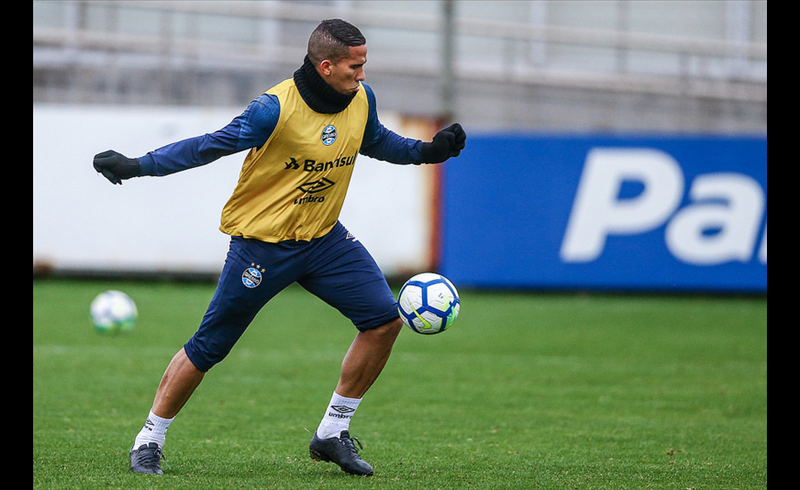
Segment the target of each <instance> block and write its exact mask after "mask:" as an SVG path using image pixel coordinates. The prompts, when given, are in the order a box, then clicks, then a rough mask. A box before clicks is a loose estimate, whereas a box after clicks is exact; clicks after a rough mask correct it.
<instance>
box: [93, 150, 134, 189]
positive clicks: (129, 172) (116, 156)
mask: <svg viewBox="0 0 800 490" xmlns="http://www.w3.org/2000/svg"><path fill="white" fill-rule="evenodd" d="M93 165H94V169H95V170H97V171H98V172H100V173H101V174H103V176H104V177H105V178H107V179H108V181H109V182H111V183H112V184H120V185H122V181H123V180H125V179H130V178H131V177H138V176H140V175H141V172H142V169H141V167H140V166H139V159H138V158H128V157H126V156H125V155H122V154H120V153H117V152H116V151H114V150H106V151H104V152H103V153H98V154H97V155H95V156H94V163H93Z"/></svg>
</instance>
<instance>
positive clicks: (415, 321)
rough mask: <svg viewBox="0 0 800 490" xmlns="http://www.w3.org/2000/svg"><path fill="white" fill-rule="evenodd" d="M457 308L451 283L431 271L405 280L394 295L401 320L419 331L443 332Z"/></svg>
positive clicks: (459, 302)
mask: <svg viewBox="0 0 800 490" xmlns="http://www.w3.org/2000/svg"><path fill="white" fill-rule="evenodd" d="M460 309H461V299H460V298H459V296H458V291H456V288H455V286H453V283H451V282H450V281H449V280H448V279H447V278H446V277H444V276H442V275H440V274H436V273H433V272H423V273H422V274H417V275H416V276H414V277H412V278H411V279H409V280H408V281H406V283H405V284H403V287H402V288H401V289H400V294H399V296H398V297H397V311H398V312H399V313H400V318H402V319H403V323H404V324H405V325H406V326H407V327H408V328H410V329H411V330H413V331H415V332H417V333H422V334H434V333H439V332H444V331H445V330H447V328H448V327H450V325H452V324H453V322H454V321H455V320H456V317H457V316H458V311H459V310H460Z"/></svg>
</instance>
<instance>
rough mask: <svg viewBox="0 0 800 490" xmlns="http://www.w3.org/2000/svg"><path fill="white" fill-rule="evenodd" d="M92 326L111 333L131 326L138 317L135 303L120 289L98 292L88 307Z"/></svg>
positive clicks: (125, 329)
mask: <svg viewBox="0 0 800 490" xmlns="http://www.w3.org/2000/svg"><path fill="white" fill-rule="evenodd" d="M89 313H90V315H91V317H92V323H94V328H96V329H97V331H98V332H103V333H112V332H119V331H127V330H130V329H132V328H133V324H134V323H136V318H137V317H138V311H137V310H136V303H134V302H133V300H132V299H131V298H130V297H129V296H128V295H127V294H125V293H123V292H122V291H114V290H110V291H105V292H102V293H100V294H98V295H97V296H96V297H95V298H94V300H93V301H92V305H91V307H90V308H89Z"/></svg>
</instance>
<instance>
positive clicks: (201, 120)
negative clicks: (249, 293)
mask: <svg viewBox="0 0 800 490" xmlns="http://www.w3.org/2000/svg"><path fill="white" fill-rule="evenodd" d="M242 109H243V107H242V108H233V109H219V108H215V109H196V108H194V109H193V108H174V107H171V108H164V107H152V108H137V107H129V106H113V107H110V106H99V107H91V106H90V107H86V106H73V107H69V106H66V107H65V106H40V105H37V106H34V110H33V260H34V264H37V263H44V264H47V265H48V266H52V267H54V268H55V269H57V270H58V269H64V270H69V269H90V270H91V269H98V270H108V269H111V270H137V271H149V270H158V271H167V272H169V271H175V272H198V273H209V272H210V273H216V272H219V271H220V270H221V268H222V264H223V261H224V259H225V254H226V252H227V247H228V237H227V235H224V234H223V233H221V232H220V231H219V229H218V226H219V218H220V212H221V210H222V207H223V205H224V204H225V202H226V201H227V199H228V197H229V196H230V193H231V192H232V190H233V188H234V187H235V185H236V181H237V179H238V176H239V170H240V167H241V163H242V161H243V159H244V157H245V155H246V152H241V153H239V154H236V155H231V156H227V157H224V158H221V159H219V160H217V161H216V162H213V163H211V164H209V165H207V166H205V167H201V168H197V169H193V170H190V171H186V172H180V173H177V174H173V175H170V176H166V177H145V178H136V179H131V180H128V181H125V182H124V183H123V185H121V186H115V185H112V184H110V183H109V182H108V181H107V180H106V179H105V178H104V177H102V176H100V175H99V174H97V173H96V172H95V171H94V169H93V168H92V158H93V156H94V155H95V154H96V153H99V152H101V151H104V150H107V149H114V150H117V151H119V152H120V153H122V154H124V155H126V156H129V157H138V156H141V155H144V154H145V153H146V152H148V151H150V150H153V149H156V148H158V147H160V146H164V145H166V144H168V143H171V142H173V141H178V140H180V139H184V138H188V137H192V136H197V135H200V134H204V133H208V132H213V131H215V130H217V129H219V128H221V127H222V126H224V125H225V124H227V123H228V122H230V120H231V119H233V118H234V117H236V116H237V115H238V114H239V113H240V112H241V110H242ZM381 122H382V123H383V124H384V125H385V126H387V127H388V128H390V129H393V130H394V131H396V132H398V133H400V134H403V135H405V136H409V137H417V138H422V139H424V138H429V136H426V135H425V134H420V133H421V132H423V131H422V130H421V129H420V128H421V126H419V125H418V126H417V127H414V125H413V124H408V123H407V122H406V121H403V120H402V119H401V118H400V117H397V116H395V115H391V114H381ZM414 133H416V134H414ZM431 171H432V169H431V168H429V167H425V166H413V165H411V166H400V165H391V164H388V163H386V162H379V161H375V160H372V159H369V158H367V157H365V156H363V155H360V156H359V157H358V160H357V163H356V169H355V173H354V176H353V179H352V183H351V186H350V192H349V194H348V197H347V201H346V202H345V206H344V209H343V211H342V216H341V221H342V223H344V225H345V226H346V227H347V228H348V229H349V230H350V231H351V232H352V233H353V234H354V235H355V236H356V237H358V238H359V239H360V240H361V241H362V242H363V243H364V244H365V245H366V246H367V248H368V249H369V250H370V252H371V253H372V254H373V256H374V257H375V259H376V260H377V261H378V264H379V265H380V266H381V267H382V268H383V270H384V272H385V273H386V274H387V275H394V274H398V273H400V274H405V273H406V272H408V271H421V270H425V269H427V268H428V267H429V265H430V261H431V253H430V250H429V242H430V218H429V211H430V206H431V205H430V202H431V185H430V181H431V179H430V176H431Z"/></svg>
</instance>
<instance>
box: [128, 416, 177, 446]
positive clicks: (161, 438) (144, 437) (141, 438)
mask: <svg viewBox="0 0 800 490" xmlns="http://www.w3.org/2000/svg"><path fill="white" fill-rule="evenodd" d="M173 420H175V418H174V417H173V418H171V419H162V418H161V417H159V416H158V415H156V414H154V413H153V411H152V410H151V411H150V414H148V415H147V420H146V421H145V423H144V426H143V427H142V430H140V431H139V433H138V434H137V435H136V440H135V441H134V442H133V448H132V449H138V448H139V447H140V446H141V445H142V444H149V443H151V442H155V443H156V444H158V447H161V448H163V447H164V442H165V441H166V440H167V429H169V424H171V423H172V421H173Z"/></svg>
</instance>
